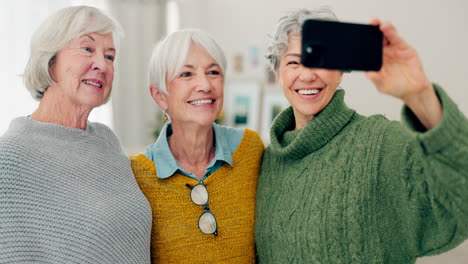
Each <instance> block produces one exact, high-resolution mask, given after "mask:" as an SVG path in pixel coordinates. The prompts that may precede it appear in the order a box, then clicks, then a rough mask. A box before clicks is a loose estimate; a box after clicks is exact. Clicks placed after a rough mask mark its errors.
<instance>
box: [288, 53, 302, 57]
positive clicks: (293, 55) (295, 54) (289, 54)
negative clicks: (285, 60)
mask: <svg viewBox="0 0 468 264" xmlns="http://www.w3.org/2000/svg"><path fill="white" fill-rule="evenodd" d="M288 56H290V57H299V58H300V57H301V54H298V53H288V54H286V55H285V56H284V57H288Z"/></svg>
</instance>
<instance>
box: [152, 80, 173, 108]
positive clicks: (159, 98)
mask: <svg viewBox="0 0 468 264" xmlns="http://www.w3.org/2000/svg"><path fill="white" fill-rule="evenodd" d="M149 88H150V93H151V97H153V99H154V101H155V102H156V103H157V104H158V106H159V107H160V108H161V109H162V110H164V111H166V110H167V108H169V106H168V105H167V94H165V93H163V92H162V91H161V90H159V89H158V87H156V85H154V84H150V86H149Z"/></svg>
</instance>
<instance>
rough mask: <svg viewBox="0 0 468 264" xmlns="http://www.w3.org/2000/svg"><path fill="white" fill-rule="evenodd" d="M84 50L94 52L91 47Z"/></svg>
mask: <svg viewBox="0 0 468 264" xmlns="http://www.w3.org/2000/svg"><path fill="white" fill-rule="evenodd" d="M83 50H84V51H87V52H93V49H92V48H90V47H84V48H83Z"/></svg>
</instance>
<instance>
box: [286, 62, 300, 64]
mask: <svg viewBox="0 0 468 264" xmlns="http://www.w3.org/2000/svg"><path fill="white" fill-rule="evenodd" d="M299 64H300V63H299V62H297V61H288V62H287V63H286V65H299Z"/></svg>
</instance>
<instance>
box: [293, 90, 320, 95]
mask: <svg viewBox="0 0 468 264" xmlns="http://www.w3.org/2000/svg"><path fill="white" fill-rule="evenodd" d="M297 92H298V93H300V94H307V95H309V94H318V93H319V92H320V90H319V89H312V90H298V91H297Z"/></svg>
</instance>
